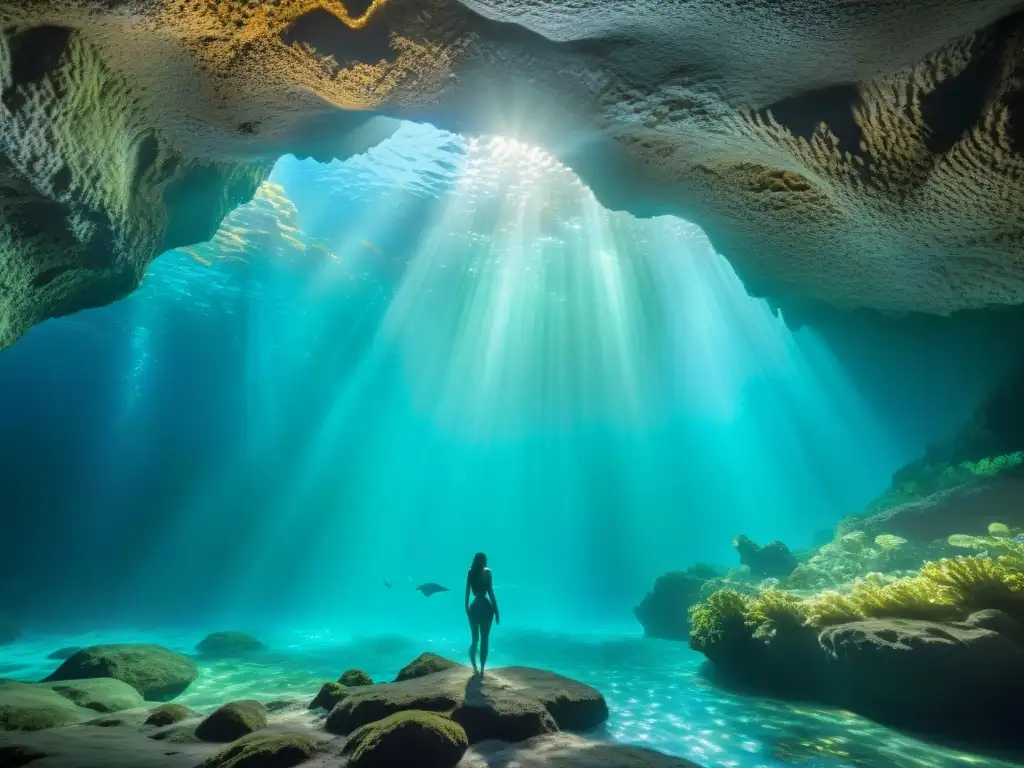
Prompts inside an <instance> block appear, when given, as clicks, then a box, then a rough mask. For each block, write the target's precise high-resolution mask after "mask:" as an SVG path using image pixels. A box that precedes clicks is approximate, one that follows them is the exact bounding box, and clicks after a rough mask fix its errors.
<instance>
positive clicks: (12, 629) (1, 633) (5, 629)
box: [0, 618, 21, 645]
mask: <svg viewBox="0 0 1024 768" xmlns="http://www.w3.org/2000/svg"><path fill="white" fill-rule="evenodd" d="M20 637H21V629H20V628H19V627H18V625H17V624H15V623H14V622H12V621H8V620H7V619H3V618H0V645H10V644H11V643H13V642H14V641H16V640H17V639H18V638H20Z"/></svg>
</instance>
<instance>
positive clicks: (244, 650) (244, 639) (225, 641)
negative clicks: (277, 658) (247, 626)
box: [196, 632, 266, 658]
mask: <svg viewBox="0 0 1024 768" xmlns="http://www.w3.org/2000/svg"><path fill="white" fill-rule="evenodd" d="M265 648H266V646H265V645H264V644H263V643H262V642H260V641H259V640H257V639H256V638H255V637H253V636H252V635H249V634H246V633H245V632H214V633H213V634H210V635H207V636H206V637H204V638H203V639H202V640H201V641H200V642H199V644H198V645H196V650H197V651H198V652H199V653H201V654H202V655H203V656H209V657H212V658H230V657H236V656H247V655H249V654H252V653H256V652H258V651H262V650H264V649H265Z"/></svg>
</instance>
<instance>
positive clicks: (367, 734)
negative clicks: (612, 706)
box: [0, 656, 693, 768]
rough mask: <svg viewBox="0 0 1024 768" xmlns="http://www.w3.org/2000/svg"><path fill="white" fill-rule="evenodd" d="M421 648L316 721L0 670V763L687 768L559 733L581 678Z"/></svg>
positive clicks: (293, 710) (591, 695)
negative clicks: (8, 678) (35, 680)
mask: <svg viewBox="0 0 1024 768" xmlns="http://www.w3.org/2000/svg"><path fill="white" fill-rule="evenodd" d="M426 660H427V661H429V662H430V664H431V665H432V666H442V665H441V664H440V662H444V663H445V664H446V665H447V666H446V668H445V669H442V670H440V671H436V672H428V673H426V674H422V675H419V676H415V677H411V678H408V679H405V680H402V681H399V682H394V683H383V684H379V685H373V684H365V685H358V686H353V687H346V686H342V685H340V684H336V685H338V686H339V687H340V688H342V689H344V691H345V694H344V695H343V696H342V697H341V698H340V700H339V701H338V702H337V703H336V704H334V705H333V709H332V710H331V712H330V713H329V715H328V717H327V718H326V720H324V719H323V717H322V715H320V714H318V712H319V711H322V710H317V709H315V708H314V709H310V708H306V707H303V706H301V703H299V704H297V705H296V706H289V707H264V706H263V705H262V704H261V703H259V702H256V701H235V702H227V703H225V704H223V705H222V706H221V707H219V708H217V709H215V710H214V711H212V712H210V713H208V714H207V715H206V716H205V717H204V716H203V715H201V714H197V713H193V712H191V710H188V709H187V708H185V707H180V706H177V705H173V704H163V705H160V706H158V707H155V708H152V707H151V705H147V706H150V708H149V709H147V708H145V707H144V706H143V705H142V702H141V699H137V697H136V699H137V700H135V701H130V700H127V699H125V697H124V696H123V695H122V694H123V691H122V690H121V689H122V688H123V689H126V690H127V691H128V692H129V693H131V694H133V695H134V691H133V690H132V689H131V688H130V687H129V686H128V685H126V684H124V683H120V682H118V681H116V680H89V681H79V683H76V684H75V685H76V686H77V687H75V690H74V693H76V695H78V694H81V693H83V691H85V689H87V688H89V687H90V686H91V687H92V688H94V689H96V691H97V692H102V693H103V694H106V695H107V698H109V699H110V701H106V700H104V701H102V702H99V703H100V704H102V707H101V706H97V707H96V708H97V709H98V710H99V711H102V712H111V711H115V710H118V709H119V710H121V711H117V715H116V717H105V718H99V719H96V718H93V719H91V720H90V719H87V717H88V715H87V713H89V712H90V710H88V709H84V708H82V707H79V706H76V704H75V703H72V702H71V701H69V700H68V699H67V698H65V696H66V695H69V694H68V689H69V688H71V687H74V686H71V685H70V684H68V685H64V686H61V688H60V689H58V688H57V687H56V686H57V684H53V683H50V684H35V685H31V684H25V683H6V684H4V685H0V713H3V718H0V764H2V765H27V764H30V763H33V762H35V761H36V760H41V759H44V758H53V759H54V760H53V762H54V764H59V765H61V766H66V767H67V768H77V767H78V766H82V767H83V768H84V767H85V766H91V765H96V764H97V763H96V756H98V755H102V762H103V765H104V766H109V768H122V767H123V768H135V767H136V766H138V765H143V764H144V765H160V766H168V768H178V767H179V766H180V767H181V768H186V766H187V767H188V768H195V766H197V765H202V766H205V767H206V768H243V767H244V766H250V768H257V767H258V768H266V767H267V766H279V767H280V768H289V766H295V765H300V764H301V765H307V766H310V767H311V768H313V767H317V766H337V765H340V764H347V765H351V766H353V768H356V767H357V766H362V768H373V767H374V766H390V765H398V764H399V762H401V761H398V762H396V756H408V755H410V754H415V755H416V764H417V765H422V766H428V767H429V768H455V767H456V765H458V766H464V768H477V767H478V766H485V765H486V766H492V768H493V767H494V766H504V765H509V766H522V767H523V768H526V767H527V766H530V767H532V766H537V767H538V768H539V766H541V765H544V766H556V767H557V766H561V767H562V768H586V767H587V766H596V765H615V766H618V767H619V768H634V766H635V768H651V767H652V766H656V767H657V768H692V765H693V764H692V763H690V762H688V761H686V760H681V759H678V758H673V757H669V756H667V755H662V754H659V753H657V752H654V751H652V750H645V749H636V748H629V747H620V746H616V745H613V744H607V743H603V742H601V741H595V740H591V739H588V738H583V737H581V736H572V735H570V734H567V733H562V732H561V731H563V730H574V731H592V730H594V729H596V728H598V727H599V726H601V725H602V724H603V723H604V721H605V720H606V719H607V717H608V709H607V705H606V704H605V701H604V698H603V697H602V696H601V694H600V693H599V692H598V691H596V690H594V689H593V688H590V687H589V686H586V685H584V684H582V683H579V682H576V681H574V680H570V679H568V678H565V677H562V676H560V675H556V674H554V673H551V672H546V671H544V670H539V669H530V668H525V667H507V668H499V669H496V670H493V671H492V672H490V673H489V674H488V676H486V677H485V678H483V679H482V680H481V679H479V678H477V677H475V676H474V675H473V674H472V672H471V670H469V669H468V668H467V667H464V666H463V665H461V664H456V663H455V662H451V661H448V660H447V659H441V658H440V657H433V656H431V657H428V658H427V659H426ZM418 661H423V657H421V659H419V660H418ZM410 666H411V665H410ZM360 682H362V680H360ZM108 689H110V690H108ZM57 690H62V691H64V693H62V694H60V695H58V693H57V692H56V691H57ZM115 693H116V694H118V696H119V698H118V697H112V696H111V694H115ZM87 698H90V700H93V699H95V700H98V698H99V697H98V696H96V695H91V696H90V697H87ZM115 699H116V700H115ZM79 701H80V702H81V703H86V700H85V699H82V698H79ZM126 707H127V708H126ZM19 708H20V709H19ZM92 714H95V712H93V713H92ZM5 728H6V729H8V730H3V729H5ZM401 764H405V763H404V762H401Z"/></svg>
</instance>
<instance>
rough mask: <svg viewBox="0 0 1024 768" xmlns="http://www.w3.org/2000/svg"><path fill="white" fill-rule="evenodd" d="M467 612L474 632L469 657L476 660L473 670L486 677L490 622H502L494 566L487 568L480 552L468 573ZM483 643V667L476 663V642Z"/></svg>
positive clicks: (483, 555)
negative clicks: (495, 594)
mask: <svg viewBox="0 0 1024 768" xmlns="http://www.w3.org/2000/svg"><path fill="white" fill-rule="evenodd" d="M470 592H472V593H473V602H472V603H470V602H469V594H470ZM466 615H467V616H468V617H469V628H470V631H471V632H472V633H473V644H472V645H470V646H469V660H470V661H471V662H472V663H473V673H474V674H479V675H480V676H481V677H483V674H484V668H485V667H486V666H487V650H488V646H489V645H490V639H491V621H492V620H494V621H497V622H498V623H499V624H501V614H500V613H499V612H498V599H497V598H496V597H495V596H494V582H493V579H492V577H491V569H490V568H488V567H487V555H485V554H484V553H483V552H477V553H476V555H474V557H473V564H472V565H471V566H470V567H469V573H468V574H467V575H466ZM478 643H479V646H480V668H479V669H477V665H476V650H477V644H478Z"/></svg>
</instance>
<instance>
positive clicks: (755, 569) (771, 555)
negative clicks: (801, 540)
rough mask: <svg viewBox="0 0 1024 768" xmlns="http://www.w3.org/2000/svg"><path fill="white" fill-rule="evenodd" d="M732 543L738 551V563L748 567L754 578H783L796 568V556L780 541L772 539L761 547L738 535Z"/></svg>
mask: <svg viewBox="0 0 1024 768" xmlns="http://www.w3.org/2000/svg"><path fill="white" fill-rule="evenodd" d="M732 545H733V547H735V548H736V551H737V552H738V553H739V556H740V564H741V565H745V566H747V567H748V568H749V569H750V575H751V577H752V578H754V579H784V578H786V577H787V576H789V574H791V573H792V572H793V571H794V570H795V569H796V566H797V560H796V557H795V556H794V555H793V553H792V552H790V551H789V547H787V546H786V545H785V544H783V543H782V542H781V541H772V542H769V543H768V544H765V545H764V546H763V547H761V546H758V545H757V544H755V543H754V542H753V541H752V540H751V539H750V538H749V537H747V536H743V535H740V536H737V537H736V538H735V539H734V540H733V542H732Z"/></svg>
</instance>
